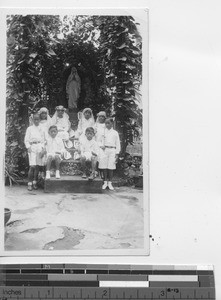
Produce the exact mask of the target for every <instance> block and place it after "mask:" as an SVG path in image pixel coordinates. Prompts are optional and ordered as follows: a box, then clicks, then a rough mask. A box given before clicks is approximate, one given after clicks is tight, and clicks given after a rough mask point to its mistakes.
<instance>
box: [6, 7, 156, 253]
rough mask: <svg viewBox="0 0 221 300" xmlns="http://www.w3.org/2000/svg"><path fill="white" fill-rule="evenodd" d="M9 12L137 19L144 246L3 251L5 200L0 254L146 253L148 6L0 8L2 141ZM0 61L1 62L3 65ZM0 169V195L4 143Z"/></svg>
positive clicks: (147, 216)
mask: <svg viewBox="0 0 221 300" xmlns="http://www.w3.org/2000/svg"><path fill="white" fill-rule="evenodd" d="M8 14H48V15H55V14H57V15H63V14H64V15H65V14H69V15H70V14H73V15H79V14H83V15H131V16H134V17H136V21H138V22H139V23H140V26H139V29H140V33H141V35H142V70H143V71H142V72H143V74H142V77H143V78H142V83H143V84H142V86H143V88H142V106H143V137H144V139H143V175H144V177H143V178H144V180H143V183H144V185H143V186H144V187H143V222H144V248H143V249H111V250H109V249H107V250H73V251H71V250H66V251H55V250H53V251H50V250H48V251H5V250H4V237H5V232H4V230H5V229H4V200H3V201H1V202H0V220H1V224H0V255H3V256H10V257H11V256H60V255H65V256H79V255H87V256H88V255H96V256H99V255H123V256H124V255H149V223H150V215H149V142H148V140H149V115H148V114H149V107H148V103H149V101H148V96H149V87H148V63H149V58H148V9H147V8H141V7H139V8H132V7H129V8H117V9H113V8H73V7H56V8H54V7H52V8H42V7H41V8H37V7H36V8H15V7H13V8H1V12H0V32H1V37H2V43H1V45H0V53H1V60H2V62H4V64H5V67H4V68H1V70H0V75H1V95H2V99H3V101H1V102H0V105H1V112H0V113H1V120H0V123H1V128H3V130H2V132H1V140H2V141H5V109H6V107H5V100H4V99H5V98H6V97H5V95H6V22H5V20H6V15H8ZM4 64H3V63H2V65H4ZM0 153H1V158H2V159H1V164H0V168H1V170H2V172H1V177H0V182H1V188H0V192H1V195H4V193H5V192H4V190H5V188H4V153H5V143H2V146H1V147H0Z"/></svg>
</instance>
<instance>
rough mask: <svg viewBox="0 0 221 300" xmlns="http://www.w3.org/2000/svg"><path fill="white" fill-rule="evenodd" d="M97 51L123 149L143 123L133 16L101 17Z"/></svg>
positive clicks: (138, 40) (138, 46)
mask: <svg viewBox="0 0 221 300" xmlns="http://www.w3.org/2000/svg"><path fill="white" fill-rule="evenodd" d="M101 20H102V22H101V24H100V30H101V41H100V45H101V47H100V51H101V57H102V69H103V77H104V78H105V79H104V82H105V85H106V90H105V93H106V96H107V97H108V98H109V99H110V101H109V104H110V111H111V112H112V113H113V115H114V116H115V117H116V124H117V129H118V130H119V132H120V133H121V140H122V146H123V152H125V150H126V147H127V145H128V143H133V136H134V134H135V132H137V127H138V125H139V126H141V124H142V115H141V109H140V108H139V103H138V99H139V86H140V84H141V75H142V64H141V61H142V56H141V37H140V35H139V33H138V31H137V27H136V24H135V21H134V19H133V18H132V17H127V16H116V17H102V18H101Z"/></svg>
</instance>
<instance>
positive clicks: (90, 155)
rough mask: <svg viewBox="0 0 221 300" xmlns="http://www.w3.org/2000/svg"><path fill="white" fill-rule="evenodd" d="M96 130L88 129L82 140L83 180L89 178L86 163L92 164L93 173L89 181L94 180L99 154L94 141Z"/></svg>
mask: <svg viewBox="0 0 221 300" xmlns="http://www.w3.org/2000/svg"><path fill="white" fill-rule="evenodd" d="M94 135H95V133H94V128H93V127H88V128H87V129H86V130H85V136H84V137H83V138H82V139H81V142H80V154H81V166H82V169H83V175H82V178H87V176H86V162H87V161H89V162H91V168H92V173H91V175H90V177H89V178H88V179H89V180H94V178H95V171H96V164H97V156H98V153H99V147H98V144H97V142H96V141H95V139H94Z"/></svg>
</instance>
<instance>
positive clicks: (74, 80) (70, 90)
mask: <svg viewBox="0 0 221 300" xmlns="http://www.w3.org/2000/svg"><path fill="white" fill-rule="evenodd" d="M80 90H81V79H80V77H79V75H78V73H77V69H76V68H75V67H72V68H71V74H70V75H69V77H68V80H67V84H66V92H67V96H68V108H69V109H74V108H75V109H76V108H77V103H78V98H79V96H80Z"/></svg>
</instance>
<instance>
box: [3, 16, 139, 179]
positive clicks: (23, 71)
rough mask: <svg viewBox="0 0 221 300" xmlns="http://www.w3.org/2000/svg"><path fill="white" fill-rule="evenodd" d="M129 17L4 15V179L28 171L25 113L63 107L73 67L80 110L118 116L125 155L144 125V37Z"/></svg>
mask: <svg viewBox="0 0 221 300" xmlns="http://www.w3.org/2000/svg"><path fill="white" fill-rule="evenodd" d="M137 25H138V24H137V23H136V22H135V20H134V19H133V17H131V16H72V17H68V16H65V17H63V18H61V17H59V16H56V15H53V16H50V15H24V16H22V15H10V16H7V69H6V70H7V95H6V154H5V176H6V179H7V180H9V181H10V182H13V181H16V179H17V178H19V177H20V176H25V175H26V172H27V167H28V161H27V153H26V149H25V146H24V135H25V131H26V129H27V127H28V126H29V115H30V114H31V113H32V112H34V111H36V110H38V109H39V108H40V107H42V106H46V107H47V108H48V109H49V112H50V115H52V114H53V113H54V110H55V106H57V105H59V104H61V105H64V106H66V107H67V97H66V91H65V87H66V81H67V78H68V76H69V74H70V69H71V67H72V66H75V67H76V68H77V70H78V74H79V76H80V78H81V94H80V99H79V110H81V109H83V108H84V107H91V108H92V110H93V112H94V114H96V113H97V112H98V111H100V110H105V111H106V112H108V113H109V114H110V115H112V116H114V117H115V121H116V129H117V130H118V131H119V132H120V136H121V142H122V153H124V152H125V151H126V147H127V145H128V144H132V143H133V137H134V135H136V134H138V131H139V128H141V127H142V110H141V109H140V106H139V104H138V102H139V98H140V95H139V87H140V85H141V79H142V78H141V77H142V51H141V50H142V40H141V36H140V35H139V31H138V29H137V27H138V26H137Z"/></svg>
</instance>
